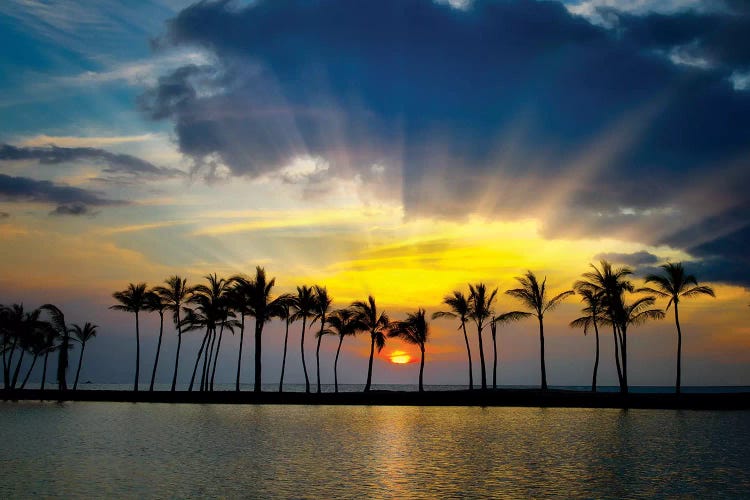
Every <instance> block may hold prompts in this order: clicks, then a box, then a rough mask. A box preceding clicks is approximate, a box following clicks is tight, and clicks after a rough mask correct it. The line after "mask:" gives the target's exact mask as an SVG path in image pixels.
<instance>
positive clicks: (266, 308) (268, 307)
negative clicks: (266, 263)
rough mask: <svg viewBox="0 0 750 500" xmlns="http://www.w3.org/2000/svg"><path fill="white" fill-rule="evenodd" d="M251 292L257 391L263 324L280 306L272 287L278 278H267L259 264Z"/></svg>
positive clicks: (256, 387) (259, 387) (259, 385)
mask: <svg viewBox="0 0 750 500" xmlns="http://www.w3.org/2000/svg"><path fill="white" fill-rule="evenodd" d="M251 283H252V287H251V288H250V290H249V292H250V295H249V297H248V298H249V299H250V300H249V304H248V305H249V312H250V315H252V316H253V317H254V318H255V387H254V389H253V390H254V391H255V392H260V391H261V382H262V381H261V373H262V371H261V340H262V335H263V326H264V325H265V324H266V323H267V322H269V321H271V319H273V317H274V316H275V315H276V312H277V310H278V307H279V302H278V299H276V300H273V299H272V298H271V289H273V287H274V285H275V284H276V278H271V279H270V280H269V279H267V278H266V271H265V270H264V269H263V268H262V267H260V266H257V267H256V268H255V278H253V280H252V281H251Z"/></svg>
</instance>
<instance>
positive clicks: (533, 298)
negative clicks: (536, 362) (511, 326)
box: [505, 271, 575, 391]
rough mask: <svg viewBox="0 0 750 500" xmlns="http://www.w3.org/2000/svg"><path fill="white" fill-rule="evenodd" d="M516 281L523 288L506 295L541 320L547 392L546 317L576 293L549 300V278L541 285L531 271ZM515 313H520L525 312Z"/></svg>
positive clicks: (542, 353) (540, 329)
mask: <svg viewBox="0 0 750 500" xmlns="http://www.w3.org/2000/svg"><path fill="white" fill-rule="evenodd" d="M516 281H518V283H519V284H520V285H521V287H520V288H514V289H511V290H508V291H506V292H505V293H506V294H508V295H510V296H511V297H515V298H516V299H518V300H520V301H521V303H522V304H523V305H525V306H526V307H527V308H528V309H530V310H531V311H532V315H534V316H536V317H537V319H538V320H539V352H540V364H541V368H542V390H543V391H546V390H547V368H546V366H545V362H544V315H545V313H547V312H549V311H552V310H553V309H555V308H556V307H557V306H558V305H560V303H561V302H562V301H563V300H565V298H567V297H570V296H571V295H574V294H575V292H574V291H573V290H566V291H564V292H562V293H559V294H557V295H555V296H554V297H552V298H551V299H547V278H546V277H545V278H544V280H542V282H541V283H539V280H538V279H537V277H536V275H535V274H534V273H533V272H531V271H527V272H526V274H525V275H524V276H518V277H516ZM513 312H514V313H519V312H523V311H513Z"/></svg>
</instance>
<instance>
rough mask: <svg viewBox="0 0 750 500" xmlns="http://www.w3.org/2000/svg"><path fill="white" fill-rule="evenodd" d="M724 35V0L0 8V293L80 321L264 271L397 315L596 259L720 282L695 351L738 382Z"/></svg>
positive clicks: (737, 249)
mask: <svg viewBox="0 0 750 500" xmlns="http://www.w3.org/2000/svg"><path fill="white" fill-rule="evenodd" d="M749 29H750V10H748V7H747V4H746V3H744V2H739V1H732V0H726V1H719V0H716V1H712V0H706V1H698V0H684V1H679V0H671V1H648V0H580V1H572V2H567V3H563V4H561V3H558V2H553V1H549V2H538V1H532V0H525V1H521V0H519V1H500V0H498V1H495V0H467V1H457V0H456V1H450V2H449V1H440V2H433V1H430V0H413V1H402V0H377V1H375V0H360V1H358V2H350V1H346V0H321V1H317V2H308V1H302V0H277V1H274V2H269V1H256V2H240V1H237V2H201V3H198V4H194V5H191V2H182V1H176V0H174V1H170V0H163V1H139V2H116V1H109V0H108V1H94V0H90V1H75V2H55V1H51V2H20V1H15V0H7V1H5V2H3V3H2V5H0V116H1V117H2V119H1V120H0V234H2V235H3V238H4V246H5V247H6V248H5V249H6V253H7V255H8V256H9V257H8V259H7V261H6V263H5V264H4V267H3V274H4V278H3V279H2V282H3V283H2V284H3V286H4V289H5V290H6V291H5V292H3V294H2V295H0V302H3V303H9V302H17V301H27V302H30V303H34V302H35V301H36V300H39V301H40V303H41V301H44V300H50V301H52V302H59V301H61V300H64V298H65V297H69V298H70V300H71V301H72V302H74V303H75V304H77V305H75V306H71V307H75V308H76V311H77V312H76V313H75V314H81V315H83V314H84V311H85V310H87V309H91V307H89V306H86V305H85V304H89V305H91V304H97V307H102V308H104V307H106V304H105V303H106V302H107V301H108V300H109V299H108V294H109V293H111V291H113V290H114V289H116V288H117V287H120V288H122V287H124V284H126V283H127V282H129V281H140V280H146V281H149V283H154V284H155V283H156V282H158V281H159V280H160V279H163V278H164V277H166V276H168V275H170V274H173V273H174V272H183V273H185V274H187V275H189V276H191V277H192V278H193V280H194V281H198V280H200V278H201V276H203V275H205V274H206V273H208V272H214V271H216V272H220V273H225V274H227V275H228V274H232V273H235V272H248V271H249V270H251V269H253V268H254V266H255V265H256V264H261V265H265V266H267V267H268V268H269V270H270V271H271V272H272V273H275V274H277V275H279V278H280V279H279V281H280V283H282V284H283V287H284V288H285V289H287V288H292V287H293V286H294V285H296V284H299V282H300V281H304V280H308V281H313V280H322V281H326V282H327V283H330V285H329V286H331V287H332V288H333V289H334V290H335V291H337V292H338V295H339V297H341V300H342V301H343V302H345V301H346V300H353V299H355V298H359V297H360V296H362V295H365V294H366V293H375V292H379V293H380V294H381V296H383V297H386V300H387V301H388V303H389V304H390V305H391V306H392V307H393V308H396V309H397V310H406V309H408V307H410V306H411V305H414V306H416V305H418V304H412V302H414V301H415V300H422V301H423V302H424V303H423V304H422V305H425V306H433V307H437V306H438V304H439V298H440V297H441V296H442V294H444V293H446V292H448V291H450V289H451V287H454V286H460V285H462V284H463V283H465V282H466V281H468V280H469V279H473V280H487V281H489V282H493V283H496V284H497V285H499V286H505V287H507V286H510V285H511V284H512V277H513V276H515V275H518V274H520V273H522V272H524V271H525V269H526V268H528V267H535V268H536V269H538V270H539V271H540V272H543V273H548V274H550V276H553V277H555V278H552V279H554V280H555V284H556V286H557V287H558V288H561V289H562V288H564V287H566V286H569V282H570V281H571V280H572V279H574V278H575V276H576V275H578V274H580V272H583V271H584V270H585V268H586V266H587V265H588V263H589V262H594V261H595V260H596V259H597V258H599V257H601V256H602V255H604V256H609V258H613V259H615V260H617V261H619V262H621V263H623V264H630V265H633V266H636V267H637V268H639V272H641V273H642V272H645V271H646V270H648V269H651V268H653V267H654V266H655V265H656V264H658V263H660V262H663V261H665V260H666V259H671V260H683V261H685V262H687V264H688V266H689V268H690V269H691V270H693V271H694V272H696V274H698V276H699V278H700V279H701V281H707V282H710V283H712V284H715V285H716V286H719V287H725V293H724V294H723V295H724V297H725V299H726V301H727V302H722V306H721V307H726V308H727V309H726V311H730V312H728V313H727V314H729V315H730V316H731V317H732V318H738V319H737V320H736V321H735V322H733V323H731V325H732V326H731V327H725V329H726V330H725V331H727V332H729V333H726V334H723V335H724V336H723V337H721V339H720V340H719V341H718V343H719V344H720V345H721V346H723V347H722V349H723V350H722V349H719V350H718V351H717V353H716V354H715V356H716V361H715V363H716V364H717V366H719V365H722V366H729V368H726V370H725V372H723V373H725V374H726V376H723V378H721V377H719V378H721V380H723V381H725V380H730V379H733V377H734V378H737V377H736V374H737V373H738V372H742V371H743V368H742V367H743V366H744V365H743V363H745V362H746V361H747V359H746V356H745V357H741V359H740V358H737V356H734V357H733V356H732V355H730V353H731V352H733V351H737V350H738V349H737V348H738V346H746V345H747V342H746V341H744V340H738V339H740V338H742V335H744V333H743V332H744V330H742V328H743V327H742V326H741V324H740V320H739V318H740V317H742V316H741V314H742V313H743V312H745V311H743V310H740V309H738V308H739V307H740V306H744V305H743V302H744V303H746V302H747V295H746V292H745V290H746V287H747V286H748V284H750V271H749V269H750V266H749V265H748V264H750V262H749V261H748V254H747V252H746V250H745V249H746V248H747V245H748V243H750V241H748V240H749V239H750V228H749V225H750V195H749V194H748V190H747V187H746V186H747V179H748V176H747V172H748V167H750V165H748V163H750V125H748V121H747V117H748V116H750V38H748V37H746V36H744V37H743V36H742V34H743V33H747V32H748V30H749ZM40 240H41V241H43V242H44V243H43V244H41V245H39V244H38V243H37V242H38V241H40ZM500 241H502V242H504V245H505V246H503V245H501V244H500V243H499V242H500ZM84 242H85V243H84ZM322 242H326V243H322ZM85 246H87V247H88V249H84V248H83V247H85ZM529 247H532V248H529ZM30 255H31V258H29V256H30ZM451 259H453V260H456V259H467V261H470V262H471V265H466V266H464V267H465V269H460V270H456V269H455V265H454V264H451ZM459 267H460V266H459ZM458 271H464V272H466V273H467V274H468V276H467V277H466V278H462V277H460V276H459V274H460V273H459V272H458ZM399 279H402V280H407V281H409V282H410V285H409V286H404V287H403V289H402V291H401V292H400V293H402V297H401V298H399V295H398V293H392V292H391V291H390V288H391V287H389V286H388V285H387V283H386V282H387V281H389V280H390V281H393V280H399ZM20 283H23V284H20ZM415 283H424V284H425V290H426V291H424V292H421V291H420V289H419V288H418V287H416V286H414V284H415ZM8 290H13V292H9V291H8ZM574 306H577V304H571V306H570V307H571V309H570V311H569V313H570V314H574V311H575V307H574ZM744 307H745V309H746V306H744ZM93 309H94V310H96V308H93ZM96 311H97V312H94V313H92V314H94V315H95V316H96V317H97V318H98V321H99V322H100V323H101V324H106V325H107V328H108V329H111V330H114V331H116V332H117V333H116V335H114V337H116V338H117V339H120V340H117V341H118V342H121V343H122V346H123V349H126V347H124V346H126V345H127V342H129V341H130V337H129V336H128V335H130V333H129V331H128V330H127V328H128V324H127V322H126V319H125V318H121V317H119V316H117V315H112V313H104V312H101V311H98V310H96ZM564 319H566V318H561V319H560V325H562V326H564V325H565V321H564ZM83 320H84V319H83V318H81V319H80V321H83ZM701 321H703V322H702V326H701V332H702V333H701V335H703V336H702V337H700V338H701V339H702V340H701V342H702V343H698V344H696V345H700V346H704V345H710V344H711V339H712V338H711V334H710V332H711V331H712V330H711V326H710V324H709V323H707V322H705V321H704V320H701ZM440 328H441V329H442V328H444V327H442V326H441V327H440ZM524 328H525V327H524ZM654 328H656V327H654ZM660 328H661V330H663V331H664V332H665V333H664V335H665V337H664V339H663V345H662V344H659V346H660V347H659V348H658V349H655V351H658V352H661V349H662V348H663V351H664V353H667V352H670V350H671V349H672V347H671V343H670V342H671V340H672V339H671V337H669V333H670V332H669V331H668V328H667V327H666V325H662V326H661V327H660ZM448 331H449V330H445V332H443V330H441V333H440V334H439V335H438V342H437V345H436V347H435V349H436V350H437V356H438V362H439V360H440V359H441V358H440V356H444V357H445V361H444V362H445V363H446V365H445V368H444V369H441V370H442V371H441V377H442V378H441V381H445V380H450V375H446V374H449V373H451V370H450V369H449V368H448V366H449V365H450V363H452V362H453V354H455V357H456V359H460V343H457V342H458V341H460V340H461V339H452V338H450V337H449V336H448V335H449V334H448V333H447V332H448ZM564 333H565V335H570V332H568V331H567V330H565V331H564ZM560 335H561V337H560V349H561V350H563V351H565V352H566V353H567V354H566V355H573V354H571V353H570V352H567V351H566V350H567V349H568V347H567V346H564V344H565V341H563V337H562V333H561V334H560ZM120 336H121V338H120ZM725 337H726V338H725ZM441 339H444V340H441ZM714 340H716V339H714ZM531 341H533V338H531V339H530V340H529V342H531ZM106 342H107V341H105V340H103V341H102V343H103V344H105V345H106ZM112 342H114V340H112ZM519 342H521V344H522V345H526V344H523V342H525V341H520V340H519ZM649 342H650V341H647V342H645V344H644V348H643V349H644V351H643V353H644V356H645V358H644V359H646V358H648V356H647V353H648V351H649V346H650V347H653V345H650V344H649ZM654 342H657V341H654ZM521 344H519V345H521ZM532 344H533V342H531V343H529V344H528V345H527V347H528V349H529V353H526V354H524V353H520V354H517V356H516V357H515V358H513V360H514V362H517V363H518V367H517V369H516V372H513V373H514V376H515V377H516V379H517V380H523V376H522V375H521V374H522V373H523V369H522V368H521V367H522V366H523V362H522V361H523V360H524V359H526V358H525V356H527V355H528V356H533V349H532ZM553 345H554V340H553ZM573 350H574V351H576V349H573ZM697 353H698V348H697V347H696V351H695V356H696V357H697ZM660 355H661V354H660ZM664 356H667V354H664ZM248 359H250V356H248ZM634 359H636V360H637V359H638V356H637V355H636V356H634ZM738 359H739V360H738ZM702 362H703V363H705V360H704V361H702ZM271 363H273V361H272V362H271ZM105 364H106V363H105ZM643 364H644V366H645V365H647V364H648V363H647V362H646V361H643ZM122 365H123V368H122V370H123V373H124V372H126V371H127V365H126V364H125V362H123V363H122ZM229 371H231V370H229ZM553 372H554V369H553ZM667 372H668V370H667V369H666V368H665V371H664V374H661V375H660V374H658V373H651V372H649V373H651V375H649V376H648V377H645V378H644V381H645V382H654V381H657V382H658V381H660V380H662V379H661V378H660V377H664V378H665V379H666V378H668V377H667V376H666V375H665V374H666V373H667ZM558 373H559V374H560V376H561V378H562V379H564V380H565V381H566V382H570V383H572V382H575V381H576V380H577V378H576V377H577V376H578V375H576V372H575V370H572V369H570V368H568V367H567V365H566V364H565V363H564V362H562V361H561V364H560V367H559V368H558ZM688 373H690V372H689V371H688ZM730 374H731V375H730ZM389 377H391V378H392V379H397V380H400V378H399V375H398V374H393V373H390V374H389ZM115 378H116V377H115ZM744 380H745V379H743V381H744Z"/></svg>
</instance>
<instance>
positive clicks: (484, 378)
mask: <svg viewBox="0 0 750 500" xmlns="http://www.w3.org/2000/svg"><path fill="white" fill-rule="evenodd" d="M482 327H483V325H482V324H480V323H477V336H478V337H479V365H480V366H481V368H482V390H483V391H486V390H487V369H486V368H485V366H484V346H483V345H482V344H483V342H482Z"/></svg>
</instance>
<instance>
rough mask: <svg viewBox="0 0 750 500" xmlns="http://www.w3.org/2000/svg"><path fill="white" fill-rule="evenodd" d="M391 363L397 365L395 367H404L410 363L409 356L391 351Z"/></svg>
mask: <svg viewBox="0 0 750 500" xmlns="http://www.w3.org/2000/svg"><path fill="white" fill-rule="evenodd" d="M390 359H391V363H394V364H397V365H405V364H407V363H411V355H410V354H407V353H405V352H404V351H393V353H392V354H391V356H390Z"/></svg>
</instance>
